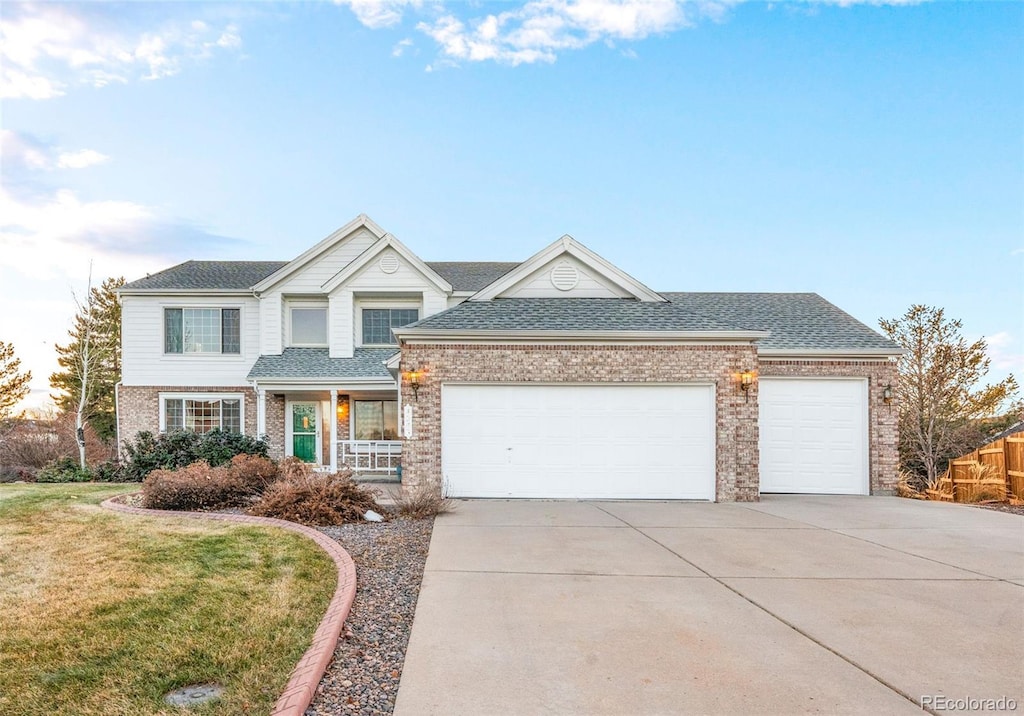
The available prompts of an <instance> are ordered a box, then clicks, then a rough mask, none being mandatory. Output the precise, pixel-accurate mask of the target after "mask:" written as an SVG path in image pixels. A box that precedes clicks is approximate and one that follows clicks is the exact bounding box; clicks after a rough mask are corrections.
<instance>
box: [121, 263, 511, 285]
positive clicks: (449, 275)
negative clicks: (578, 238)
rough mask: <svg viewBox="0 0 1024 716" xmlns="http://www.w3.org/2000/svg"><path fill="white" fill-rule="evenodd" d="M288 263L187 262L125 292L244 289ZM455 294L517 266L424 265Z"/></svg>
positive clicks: (136, 283) (142, 281) (133, 283)
mask: <svg viewBox="0 0 1024 716" xmlns="http://www.w3.org/2000/svg"><path fill="white" fill-rule="evenodd" d="M287 263H288V262H287V261H186V262H185V263H183V264H178V265H177V266H172V267H171V268H169V269H164V270H163V271H160V272H158V273H155V274H153V275H151V276H146V277H145V278H140V279H139V280H137V281H132V282H131V283H129V284H126V285H125V287H124V288H126V289H128V290H176V289H178V290H181V289H184V290H207V289H209V290H214V291H216V290H222V291H223V290H245V289H247V288H252V287H253V286H255V285H256V284H257V283H259V282H260V281H262V280H263V279H265V278H266V277H267V276H269V275H270V274H272V273H274V272H275V271H277V270H279V269H280V268H281V267H282V266H284V265H285V264H287ZM427 265H428V266H430V268H432V269H433V270H434V271H436V272H437V273H438V274H439V275H440V276H441V277H442V278H443V279H444V280H446V281H447V282H448V283H450V284H451V285H452V287H453V288H454V289H455V290H456V291H479V290H480V289H481V288H483V287H484V286H487V285H488V284H490V283H492V282H493V281H495V280H497V279H498V278H501V277H502V276H504V275H505V274H507V273H508V272H509V271H511V270H512V269H514V268H515V267H516V266H518V265H519V264H518V263H509V262H507V261H434V262H429V263H427Z"/></svg>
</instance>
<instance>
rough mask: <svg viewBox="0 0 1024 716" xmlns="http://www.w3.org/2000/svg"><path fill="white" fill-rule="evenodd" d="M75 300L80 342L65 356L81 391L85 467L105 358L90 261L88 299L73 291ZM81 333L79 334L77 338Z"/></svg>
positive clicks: (78, 431) (79, 427) (78, 435)
mask: <svg viewBox="0 0 1024 716" xmlns="http://www.w3.org/2000/svg"><path fill="white" fill-rule="evenodd" d="M71 298H72V299H74V301H75V306H77V308H78V314H77V315H76V317H75V324H76V325H75V328H74V329H72V332H71V334H72V336H73V337H74V338H76V339H77V340H76V342H75V343H73V344H72V346H71V348H72V352H71V353H70V354H67V355H65V356H63V357H64V358H66V359H68V364H67V365H66V368H67V369H68V370H69V371H70V372H71V375H72V376H73V377H74V382H75V384H76V387H77V388H78V391H77V392H78V395H77V396H74V397H75V398H76V400H75V403H74V409H75V439H76V441H77V442H78V462H79V465H80V466H81V467H82V468H85V467H86V463H85V423H86V420H87V419H88V410H89V406H90V404H91V403H92V402H93V394H94V393H95V391H96V386H95V381H94V380H93V376H94V374H95V370H96V364H97V362H98V360H99V359H100V357H101V354H100V351H98V350H96V347H95V346H94V341H93V333H94V327H93V324H94V319H95V310H96V295H95V293H94V292H93V290H92V262H91V261H90V262H89V278H88V282H87V283H86V288H85V299H84V300H81V299H79V298H78V294H77V293H75V292H74V290H72V291H71ZM76 334H77V335H76Z"/></svg>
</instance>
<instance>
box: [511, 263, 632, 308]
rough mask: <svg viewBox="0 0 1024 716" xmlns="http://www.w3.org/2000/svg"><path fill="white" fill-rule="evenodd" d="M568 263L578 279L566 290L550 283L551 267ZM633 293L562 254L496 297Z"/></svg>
mask: <svg viewBox="0 0 1024 716" xmlns="http://www.w3.org/2000/svg"><path fill="white" fill-rule="evenodd" d="M560 263H567V264H569V265H570V266H572V267H573V268H575V269H576V272H577V274H578V275H579V281H578V282H577V284H576V286H575V287H574V288H572V289H570V290H568V291H562V290H559V289H557V288H555V287H554V286H553V285H552V283H551V269H553V268H554V267H555V266H557V265H558V264H560ZM631 296H632V294H630V293H629V292H628V291H625V290H623V289H622V288H621V287H619V286H616V285H615V284H614V283H612V282H610V281H608V280H607V279H605V278H604V277H603V276H600V275H598V274H596V273H595V272H594V271H593V270H592V269H590V268H589V267H587V265H586V264H584V263H581V262H580V261H578V260H577V259H576V258H575V257H574V256H569V255H568V254H562V255H561V256H559V257H557V258H555V259H553V260H552V261H549V262H548V263H546V264H544V266H542V267H541V268H539V269H537V270H536V271H534V272H533V273H531V274H530V275H529V276H527V277H526V278H524V279H523V280H522V281H519V282H518V283H516V284H515V285H513V286H511V287H510V288H509V289H508V290H506V291H503V292H502V293H501V294H500V296H499V298H630V297H631Z"/></svg>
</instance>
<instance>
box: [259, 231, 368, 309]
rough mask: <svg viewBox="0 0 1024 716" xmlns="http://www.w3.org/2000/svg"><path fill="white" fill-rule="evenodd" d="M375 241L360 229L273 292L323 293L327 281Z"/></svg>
mask: <svg viewBox="0 0 1024 716" xmlns="http://www.w3.org/2000/svg"><path fill="white" fill-rule="evenodd" d="M376 241H377V237H376V236H374V235H373V234H372V233H371V232H370V231H368V230H367V229H365V228H361V229H359V230H358V231H356V232H354V233H352V234H351V235H350V236H349V237H348V238H347V239H345V240H343V241H342V242H341V243H339V244H336V245H335V246H334V247H333V248H332V249H330V250H328V251H326V252H324V253H323V254H322V255H320V256H318V257H317V258H315V259H313V260H312V261H311V262H310V263H308V264H307V265H306V266H303V267H302V268H301V269H300V270H299V271H298V272H297V273H295V274H293V275H292V276H290V277H288V279H287V280H285V281H283V282H282V283H280V284H278V285H276V286H274V290H275V291H280V292H281V293H286V294H308V293H323V288H322V287H323V285H324V284H325V283H327V281H329V280H330V279H331V278H332V277H333V276H334V275H335V274H336V273H338V272H339V271H341V270H342V269H343V268H345V267H346V266H348V265H349V264H350V263H352V260H353V259H355V258H356V257H357V256H359V254H361V253H363V252H364V251H366V249H368V248H370V246H371V245H372V244H373V243H374V242H376Z"/></svg>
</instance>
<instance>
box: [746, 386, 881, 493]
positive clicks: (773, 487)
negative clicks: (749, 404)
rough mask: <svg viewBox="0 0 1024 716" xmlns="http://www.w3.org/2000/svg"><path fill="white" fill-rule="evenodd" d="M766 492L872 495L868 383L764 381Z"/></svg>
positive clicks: (763, 474)
mask: <svg viewBox="0 0 1024 716" xmlns="http://www.w3.org/2000/svg"><path fill="white" fill-rule="evenodd" d="M758 403H759V408H760V417H759V432H760V442H761V465H760V472H761V492H804V493H822V494H830V495H866V494H868V461H867V448H868V432H867V420H868V410H867V381H866V380H862V379H850V380H843V379H832V380H829V379H818V378H814V379H803V378H794V379H789V378H761V379H760V381H759V385H758Z"/></svg>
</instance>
